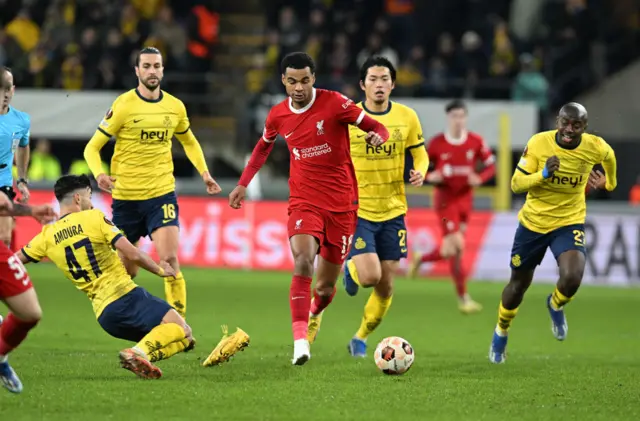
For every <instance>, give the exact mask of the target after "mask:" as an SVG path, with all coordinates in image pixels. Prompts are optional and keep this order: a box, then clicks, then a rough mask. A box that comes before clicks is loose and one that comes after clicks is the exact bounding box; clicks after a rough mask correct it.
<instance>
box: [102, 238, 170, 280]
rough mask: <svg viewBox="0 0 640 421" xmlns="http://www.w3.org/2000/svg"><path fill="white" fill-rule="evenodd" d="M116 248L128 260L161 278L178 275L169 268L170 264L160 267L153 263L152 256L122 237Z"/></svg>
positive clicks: (116, 243) (115, 245)
mask: <svg viewBox="0 0 640 421" xmlns="http://www.w3.org/2000/svg"><path fill="white" fill-rule="evenodd" d="M114 247H115V248H116V250H118V251H119V252H120V253H122V255H123V256H124V257H125V258H126V259H128V260H130V261H132V262H134V263H135V264H136V265H138V266H140V267H141V268H143V269H145V270H147V271H149V272H151V273H153V274H154V275H158V276H161V277H165V276H175V275H176V273H175V271H174V270H173V269H172V268H171V266H169V265H168V264H164V263H166V262H163V263H161V264H162V266H160V265H158V264H157V263H156V262H154V261H153V259H152V258H151V256H149V255H148V254H147V253H145V252H144V251H142V250H140V249H139V248H137V247H136V246H134V245H133V244H131V242H130V241H129V240H127V239H126V238H125V237H124V236H122V237H120V238H119V239H118V240H117V241H116V242H115V244H114Z"/></svg>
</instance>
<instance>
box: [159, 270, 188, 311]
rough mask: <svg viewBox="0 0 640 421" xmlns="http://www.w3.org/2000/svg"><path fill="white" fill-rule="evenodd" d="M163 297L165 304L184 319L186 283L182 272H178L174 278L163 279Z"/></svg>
mask: <svg viewBox="0 0 640 421" xmlns="http://www.w3.org/2000/svg"><path fill="white" fill-rule="evenodd" d="M164 295H165V297H167V302H168V303H169V304H171V306H172V307H173V308H175V309H176V311H177V312H178V313H180V315H181V316H182V317H185V316H186V314H187V283H186V281H185V280H184V275H182V272H178V273H177V274H176V276H175V277H172V276H169V277H166V278H164Z"/></svg>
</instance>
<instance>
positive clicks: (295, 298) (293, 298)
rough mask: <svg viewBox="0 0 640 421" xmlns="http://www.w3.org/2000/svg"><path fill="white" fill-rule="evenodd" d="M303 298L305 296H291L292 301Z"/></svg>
mask: <svg viewBox="0 0 640 421" xmlns="http://www.w3.org/2000/svg"><path fill="white" fill-rule="evenodd" d="M302 298H304V297H291V301H293V300H300V299H302Z"/></svg>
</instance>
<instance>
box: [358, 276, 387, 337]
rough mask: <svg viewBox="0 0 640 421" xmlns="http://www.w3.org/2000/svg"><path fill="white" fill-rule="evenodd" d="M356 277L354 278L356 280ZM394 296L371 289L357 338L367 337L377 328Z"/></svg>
mask: <svg viewBox="0 0 640 421" xmlns="http://www.w3.org/2000/svg"><path fill="white" fill-rule="evenodd" d="M352 276H353V275H352ZM355 279H356V278H354V280H355ZM392 299H393V296H391V297H389V298H382V297H380V296H379V295H378V294H376V291H375V290H373V291H371V295H370V296H369V300H368V301H367V304H366V305H365V306H364V317H362V322H361V323H360V329H358V332H357V333H356V338H358V339H362V340H364V339H367V337H368V336H369V335H371V333H372V332H373V331H374V330H376V328H377V327H378V325H380V322H382V319H383V318H384V316H385V314H387V311H388V310H389V307H390V306H391V301H392Z"/></svg>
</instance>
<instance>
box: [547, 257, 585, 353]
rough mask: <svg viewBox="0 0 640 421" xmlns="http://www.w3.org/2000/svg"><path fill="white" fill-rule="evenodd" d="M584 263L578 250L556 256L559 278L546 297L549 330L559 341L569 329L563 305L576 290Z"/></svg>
mask: <svg viewBox="0 0 640 421" xmlns="http://www.w3.org/2000/svg"><path fill="white" fill-rule="evenodd" d="M585 264H586V259H585V256H584V253H582V252H581V251H580V250H568V251H565V252H564V253H562V254H561V255H560V256H558V269H559V272H560V278H559V279H558V283H557V284H556V288H555V290H554V291H553V293H552V294H550V295H549V296H548V297H547V308H548V309H549V315H550V316H551V332H552V333H553V336H554V337H555V338H556V339H557V340H559V341H564V340H565V339H566V337H567V332H568V331H569V325H568V324H567V318H566V317H565V314H564V305H565V304H567V303H568V302H569V301H571V300H572V299H573V297H574V296H575V295H576V293H577V292H578V289H579V288H580V284H581V283H582V276H583V275H584V267H585Z"/></svg>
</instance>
